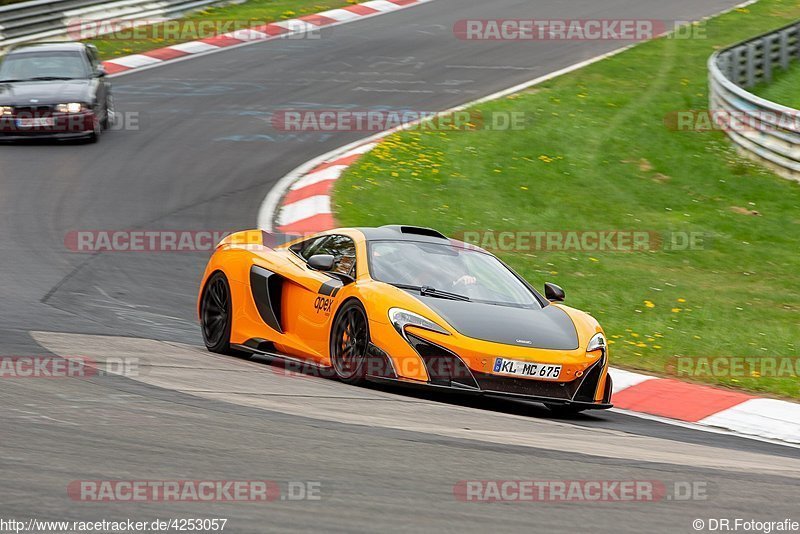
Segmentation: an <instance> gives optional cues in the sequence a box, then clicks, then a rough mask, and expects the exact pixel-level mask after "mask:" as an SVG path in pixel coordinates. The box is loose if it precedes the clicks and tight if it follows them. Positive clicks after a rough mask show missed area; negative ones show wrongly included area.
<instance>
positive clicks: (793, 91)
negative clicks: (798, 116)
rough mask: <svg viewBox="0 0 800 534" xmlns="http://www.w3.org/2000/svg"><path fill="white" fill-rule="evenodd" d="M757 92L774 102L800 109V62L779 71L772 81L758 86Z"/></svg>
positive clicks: (755, 91)
mask: <svg viewBox="0 0 800 534" xmlns="http://www.w3.org/2000/svg"><path fill="white" fill-rule="evenodd" d="M753 92H754V93H755V94H757V95H758V96H760V97H762V98H766V99H767V100H771V101H772V102H777V103H778V104H783V105H784V106H789V107H790V108H794V109H800V62H797V61H795V62H794V63H793V64H792V65H791V66H790V67H789V68H788V69H787V70H785V71H778V72H777V73H776V74H775V76H774V79H773V80H772V82H771V83H769V84H765V85H762V86H759V87H757V88H756V89H755V90H754V91H753Z"/></svg>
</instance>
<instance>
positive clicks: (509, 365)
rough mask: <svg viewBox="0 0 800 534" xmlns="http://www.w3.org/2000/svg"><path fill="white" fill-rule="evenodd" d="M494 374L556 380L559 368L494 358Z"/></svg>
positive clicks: (559, 373) (559, 374)
mask: <svg viewBox="0 0 800 534" xmlns="http://www.w3.org/2000/svg"><path fill="white" fill-rule="evenodd" d="M494 374H496V375H506V376H521V377H524V378H537V379H539V380H558V377H560V376H561V366H560V365H550V364H547V363H535V362H521V361H518V360H509V359H507V358H495V360H494Z"/></svg>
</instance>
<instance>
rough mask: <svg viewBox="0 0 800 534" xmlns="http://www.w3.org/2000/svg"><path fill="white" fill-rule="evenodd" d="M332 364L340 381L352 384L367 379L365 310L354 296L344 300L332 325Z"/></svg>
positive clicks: (367, 325) (366, 324)
mask: <svg viewBox="0 0 800 534" xmlns="http://www.w3.org/2000/svg"><path fill="white" fill-rule="evenodd" d="M330 349H331V351H330V354H331V364H332V365H333V370H334V371H335V372H336V376H337V377H338V378H339V380H341V381H342V382H345V383H347V384H352V385H359V384H363V383H364V382H365V380H366V368H367V357H368V350H369V323H368V322H367V312H366V311H364V307H363V306H362V305H361V303H360V302H358V301H357V300H351V301H348V302H346V303H345V304H344V305H343V306H342V308H341V309H340V310H339V313H337V314H336V319H335V320H334V323H333V328H332V329H331V347H330Z"/></svg>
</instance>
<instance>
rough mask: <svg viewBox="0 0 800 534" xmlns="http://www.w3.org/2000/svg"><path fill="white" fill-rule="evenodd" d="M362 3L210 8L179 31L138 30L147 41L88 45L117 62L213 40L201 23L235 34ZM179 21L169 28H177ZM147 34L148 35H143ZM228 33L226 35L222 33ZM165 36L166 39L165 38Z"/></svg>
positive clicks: (260, 0) (292, 0)
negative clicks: (221, 25)
mask: <svg viewBox="0 0 800 534" xmlns="http://www.w3.org/2000/svg"><path fill="white" fill-rule="evenodd" d="M357 3H359V2H358V1H357V0H248V1H247V2H244V3H242V4H233V5H226V6H220V7H209V8H206V9H203V10H201V11H197V12H195V13H192V14H191V15H189V16H187V17H185V18H182V19H177V22H178V23H181V25H180V31H171V32H168V31H165V25H164V24H155V25H153V26H150V27H148V29H147V30H141V29H140V30H137V34H136V36H139V35H144V36H146V37H147V38H146V39H126V38H125V37H128V36H130V35H131V33H130V32H127V33H121V34H108V35H104V36H102V37H99V38H97V39H89V40H87V41H86V42H89V43H92V44H94V45H95V46H97V48H98V50H99V52H100V56H101V58H102V59H114V58H115V57H119V56H127V55H130V54H140V53H142V52H146V51H148V50H153V49H156V48H163V47H165V46H170V45H174V44H179V43H184V42H187V41H194V40H197V39H203V38H205V37H212V36H213V35H215V33H217V32H214V31H209V28H205V27H203V26H199V25H197V24H195V23H198V22H201V21H206V22H209V21H214V22H227V21H230V24H229V25H226V26H225V30H226V31H234V30H238V29H242V28H248V27H251V26H252V24H251V22H258V23H269V22H275V21H279V20H287V19H293V18H297V17H302V16H303V15H310V14H313V13H319V12H320V11H326V10H328V9H335V8H339V7H344V6H347V5H350V4H357ZM175 23H176V21H170V22H168V23H167V24H169V25H170V27H171V28H174V27H175V26H174V25H175ZM144 31H146V33H142V32H144ZM222 33H225V32H222ZM164 36H166V37H167V38H164Z"/></svg>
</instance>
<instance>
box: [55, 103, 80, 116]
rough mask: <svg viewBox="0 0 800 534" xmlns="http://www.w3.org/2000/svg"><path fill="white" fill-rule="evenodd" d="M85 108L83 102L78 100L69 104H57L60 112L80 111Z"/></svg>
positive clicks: (57, 109)
mask: <svg viewBox="0 0 800 534" xmlns="http://www.w3.org/2000/svg"><path fill="white" fill-rule="evenodd" d="M82 109H83V104H80V103H78V102H70V103H69V104H56V111H58V112H59V113H80V112H81V110H82Z"/></svg>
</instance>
